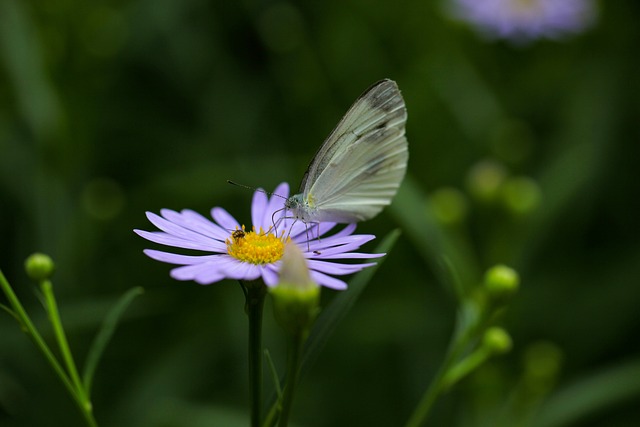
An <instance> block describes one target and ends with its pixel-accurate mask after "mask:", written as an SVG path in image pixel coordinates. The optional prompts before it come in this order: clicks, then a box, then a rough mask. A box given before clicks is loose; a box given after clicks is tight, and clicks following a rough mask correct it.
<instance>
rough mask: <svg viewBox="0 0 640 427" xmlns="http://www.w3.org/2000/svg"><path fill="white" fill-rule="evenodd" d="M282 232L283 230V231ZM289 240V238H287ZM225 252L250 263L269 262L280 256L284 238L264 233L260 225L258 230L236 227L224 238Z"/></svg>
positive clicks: (260, 263)
mask: <svg viewBox="0 0 640 427" xmlns="http://www.w3.org/2000/svg"><path fill="white" fill-rule="evenodd" d="M283 234H284V232H283ZM287 240H289V239H287ZM226 243H227V253H228V254H229V255H231V256H232V257H234V258H235V259H238V260H240V261H242V262H247V263H250V264H258V265H262V264H271V263H273V262H276V261H278V260H279V259H280V258H282V254H283V253H284V245H285V243H286V241H285V239H283V238H282V237H278V236H276V235H275V234H273V233H266V232H265V231H264V230H263V229H262V227H260V231H256V230H255V228H253V229H252V231H245V229H244V226H242V230H240V229H236V230H234V231H233V233H231V235H230V236H229V238H227V240H226Z"/></svg>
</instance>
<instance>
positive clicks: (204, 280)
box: [193, 268, 225, 285]
mask: <svg viewBox="0 0 640 427" xmlns="http://www.w3.org/2000/svg"><path fill="white" fill-rule="evenodd" d="M224 278H225V276H224V274H222V273H220V272H219V271H217V270H216V269H214V268H211V269H208V270H205V271H203V272H202V273H199V274H197V275H196V277H195V278H194V279H193V280H195V282H196V283H198V284H200V285H210V284H212V283H215V282H219V281H220V280H222V279H224Z"/></svg>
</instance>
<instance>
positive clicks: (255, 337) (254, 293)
mask: <svg viewBox="0 0 640 427" xmlns="http://www.w3.org/2000/svg"><path fill="white" fill-rule="evenodd" d="M243 288H244V289H245V297H246V311H247V315H248V316H249V394H250V402H251V426H252V427H259V426H260V418H261V416H262V414H261V412H262V312H263V308H264V299H265V296H266V295H267V287H266V285H265V284H264V283H262V282H251V283H247V284H243Z"/></svg>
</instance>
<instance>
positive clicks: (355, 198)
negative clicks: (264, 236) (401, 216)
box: [285, 79, 409, 223]
mask: <svg viewBox="0 0 640 427" xmlns="http://www.w3.org/2000/svg"><path fill="white" fill-rule="evenodd" d="M406 121H407V110H406V108H405V103H404V99H403V98H402V95H401V94H400V90H399V89H398V85H397V84H396V83H395V82H394V81H392V80H388V79H385V80H381V81H379V82H377V83H375V84H373V85H372V86H371V87H369V89H367V90H366V91H365V92H364V93H363V94H362V95H360V97H359V98H358V99H356V101H355V102H354V103H353V105H352V106H351V108H349V110H348V111H347V113H346V114H345V116H344V117H343V118H342V120H340V122H339V123H338V126H336V128H335V129H334V130H333V132H331V133H330V134H329V136H328V137H327V139H326V140H325V141H324V143H323V144H322V146H321V147H320V149H319V150H318V152H317V153H316V154H315V156H314V157H313V159H312V160H311V163H310V164H309V167H308V168H307V171H306V173H305V174H304V177H303V178H302V183H301V184H300V190H299V194H295V195H293V196H291V197H289V198H288V199H287V200H286V202H285V209H286V210H287V211H289V212H290V213H291V215H292V216H293V218H295V219H297V220H300V221H303V222H305V223H320V222H325V221H327V222H337V223H352V222H358V221H364V220H367V219H371V218H373V217H374V216H376V215H377V214H378V213H380V211H381V210H382V209H383V208H384V207H385V206H387V205H388V204H390V203H391V200H392V199H393V197H394V196H395V195H396V193H397V191H398V187H399V186H400V183H401V182H402V179H403V178H404V175H405V172H406V170H407V161H408V159H409V148H408V144H407V138H406V137H405V124H406Z"/></svg>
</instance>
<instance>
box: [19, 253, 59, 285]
mask: <svg viewBox="0 0 640 427" xmlns="http://www.w3.org/2000/svg"><path fill="white" fill-rule="evenodd" d="M24 268H25V270H26V271H27V276H29V278H31V279H33V280H35V281H38V282H39V281H42V280H46V279H49V278H50V277H51V276H52V275H53V271H54V269H55V264H54V263H53V260H52V259H51V257H50V256H49V255H45V254H42V253H38V252H36V253H34V254H32V255H31V256H29V257H28V258H27V259H26V260H25V262H24Z"/></svg>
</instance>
